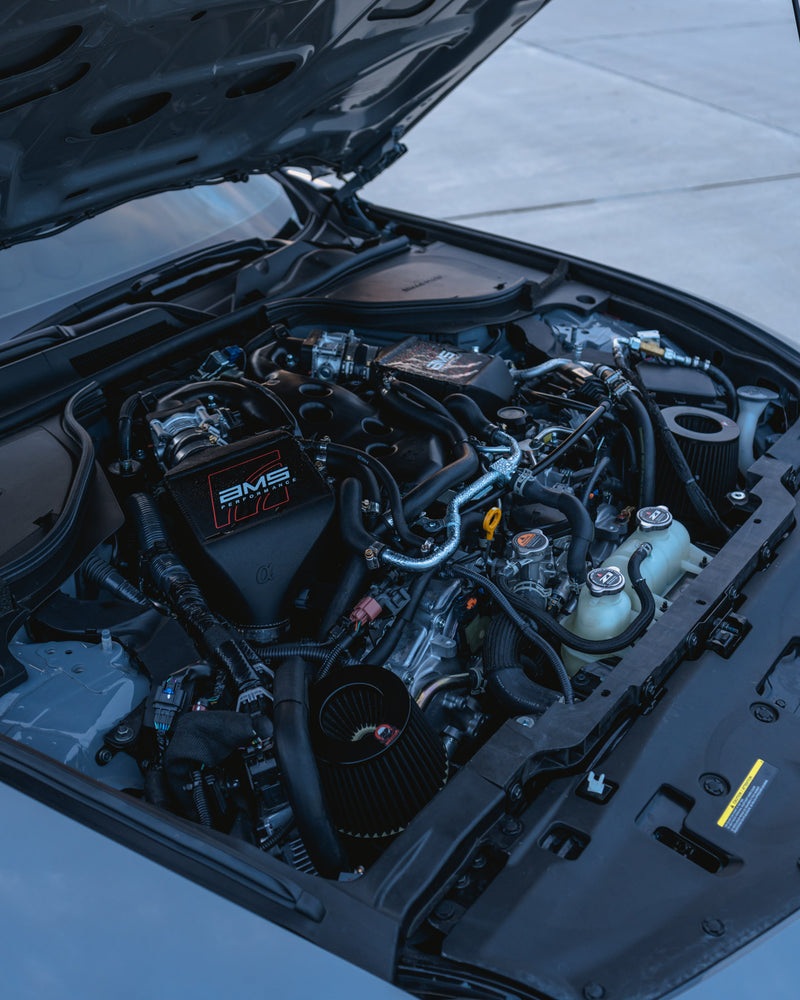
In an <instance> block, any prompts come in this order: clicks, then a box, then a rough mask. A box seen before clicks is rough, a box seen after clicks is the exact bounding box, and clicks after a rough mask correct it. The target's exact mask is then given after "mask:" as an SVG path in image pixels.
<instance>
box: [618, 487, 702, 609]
mask: <svg viewBox="0 0 800 1000" xmlns="http://www.w3.org/2000/svg"><path fill="white" fill-rule="evenodd" d="M636 520H637V522H638V527H637V528H636V530H635V531H634V532H633V534H632V535H629V536H628V537H627V538H626V539H625V541H624V542H623V543H622V545H620V546H619V548H618V549H617V550H616V551H615V552H612V553H611V555H610V556H609V557H608V559H606V561H605V562H604V563H603V565H604V566H608V567H610V566H627V565H628V560H629V559H630V557H631V556H632V555H633V553H634V552H635V551H636V549H637V548H638V547H639V546H640V545H641V544H642V543H643V542H649V544H650V545H651V546H652V548H653V551H652V552H651V553H650V555H649V556H648V557H647V559H645V560H644V562H643V563H642V576H643V577H644V578H645V580H646V581H647V585H648V587H649V588H650V589H651V590H652V591H653V594H654V595H655V596H656V597H664V596H665V595H666V594H668V593H669V591H670V590H671V589H672V588H673V587H674V586H675V584H676V583H678V582H679V581H680V579H681V578H682V577H683V576H684V574H685V573H694V574H695V575H696V574H697V573H699V572H700V570H701V569H702V568H703V566H705V564H706V563H707V562H708V556H707V555H706V554H705V553H704V552H702V551H701V550H700V549H698V548H697V547H696V546H695V545H692V542H691V539H690V538H689V532H688V531H687V530H686V528H684V526H683V525H682V524H681V523H680V521H676V520H675V519H674V518H673V516H672V514H671V513H670V512H669V510H668V509H667V508H666V507H664V506H663V505H662V506H658V507H642V508H641V509H640V510H639V511H637V513H636ZM625 591H626V593H627V595H628V597H629V598H630V601H631V606H632V608H633V610H634V612H635V613H638V612H639V610H640V608H641V603H640V601H639V598H638V597H637V596H636V592H635V591H634V589H633V587H632V586H631V583H630V581H626V583H625Z"/></svg>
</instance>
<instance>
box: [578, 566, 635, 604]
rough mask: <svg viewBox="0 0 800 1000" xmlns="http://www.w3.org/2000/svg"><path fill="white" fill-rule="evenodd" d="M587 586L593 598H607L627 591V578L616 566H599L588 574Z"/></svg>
mask: <svg viewBox="0 0 800 1000" xmlns="http://www.w3.org/2000/svg"><path fill="white" fill-rule="evenodd" d="M586 586H587V587H588V588H589V593H590V594H591V595H592V596H593V597H607V596H609V595H611V594H619V593H620V591H622V590H624V589H625V577H624V576H623V575H622V572H621V570H619V569H617V567H616V566H598V567H597V569H592V570H589V572H588V573H587V574H586Z"/></svg>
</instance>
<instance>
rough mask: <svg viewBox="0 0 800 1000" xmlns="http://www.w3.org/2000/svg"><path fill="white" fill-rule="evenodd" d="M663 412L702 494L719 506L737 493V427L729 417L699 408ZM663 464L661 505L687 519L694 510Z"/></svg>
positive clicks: (667, 464) (670, 472) (669, 466)
mask: <svg viewBox="0 0 800 1000" xmlns="http://www.w3.org/2000/svg"><path fill="white" fill-rule="evenodd" d="M661 412H662V414H663V416H664V420H665V421H666V424H667V427H669V429H670V430H671V431H672V433H673V435H674V436H675V440H676V441H677V443H678V446H679V447H680V449H681V451H682V452H683V455H684V458H685V459H686V461H687V462H688V463H689V468H690V469H691V470H692V472H693V473H694V474H695V477H696V478H697V481H698V482H699V483H700V486H701V487H702V489H703V492H704V493H705V494H706V496H707V497H708V499H709V500H710V501H711V502H712V503H713V504H714V506H717V505H718V504H719V502H720V501H721V500H722V498H723V497H724V496H725V494H726V493H729V492H730V491H731V490H733V489H736V469H737V466H738V462H739V426H738V424H736V423H735V422H734V421H733V420H731V419H730V417H725V416H722V415H721V414H719V413H712V412H710V411H709V410H701V409H700V408H699V407H696V406H670V407H668V408H667V409H665V410H662V411H661ZM662 464H663V465H664V466H665V471H666V475H665V476H664V478H663V481H662V483H661V488H660V491H659V503H665V504H666V505H667V506H668V507H670V509H672V510H674V511H675V513H676V514H678V515H679V516H682V515H683V516H685V515H686V514H688V513H689V512H690V511H691V510H692V508H691V506H690V504H689V501H688V498H687V496H686V491H685V489H684V488H683V487H682V486H681V484H680V483H679V482H678V481H677V478H676V476H675V472H674V470H673V469H672V466H671V465H670V464H669V462H664V463H662ZM667 467H668V468H667Z"/></svg>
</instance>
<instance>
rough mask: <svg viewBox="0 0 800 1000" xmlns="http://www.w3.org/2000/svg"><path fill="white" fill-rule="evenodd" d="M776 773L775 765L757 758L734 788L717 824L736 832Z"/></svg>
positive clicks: (730, 831)
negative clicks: (734, 790) (733, 792)
mask: <svg viewBox="0 0 800 1000" xmlns="http://www.w3.org/2000/svg"><path fill="white" fill-rule="evenodd" d="M777 773H778V769H777V767H773V766H772V764H768V763H767V762H766V761H765V760H761V758H759V759H758V760H757V761H756V762H755V764H753V766H752V767H751V768H750V770H749V771H748V772H747V777H746V778H745V779H744V781H743V782H742V783H741V785H739V787H738V788H737V789H736V792H735V794H734V796H733V798H732V799H731V800H730V802H729V803H728V805H727V806H726V807H725V812H723V814H722V815H721V816H720V818H719V819H718V820H717V826H721V827H723V828H724V829H725V830H728V832H729V833H738V832H739V830H740V829H741V827H742V823H744V821H745V820H746V819H747V817H748V816H749V815H750V813H751V812H752V811H753V809H754V808H755V805H756V803H757V802H758V800H759V799H760V798H761V796H762V795H763V793H764V789H765V788H766V787H767V785H768V784H769V783H770V781H772V779H773V778H774V777H775V775H776V774H777Z"/></svg>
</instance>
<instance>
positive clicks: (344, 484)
mask: <svg viewBox="0 0 800 1000" xmlns="http://www.w3.org/2000/svg"><path fill="white" fill-rule="evenodd" d="M362 496H363V492H362V489H361V483H360V482H359V480H358V479H355V478H354V477H352V476H349V477H348V478H347V479H343V480H342V481H341V483H340V484H339V530H340V531H341V533H342V538H343V539H344V542H345V544H346V545H347V546H348V548H350V549H352V551H353V552H356V553H358V554H359V555H360V556H361V557H362V559H363V556H364V553H365V552H366V550H367V549H369V548H371V547H372V545H373V542H374V540H375V533H374V532H371V531H367V529H366V528H365V527H364V514H363V511H362V508H361V498H362Z"/></svg>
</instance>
